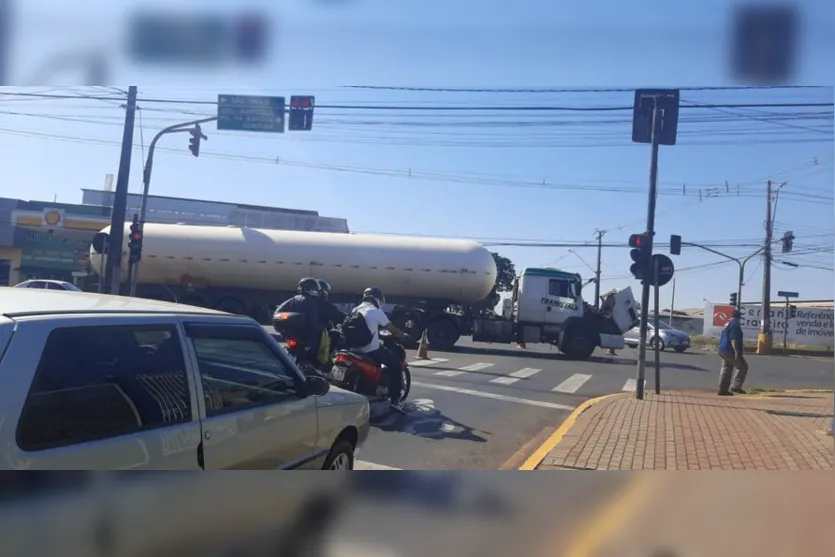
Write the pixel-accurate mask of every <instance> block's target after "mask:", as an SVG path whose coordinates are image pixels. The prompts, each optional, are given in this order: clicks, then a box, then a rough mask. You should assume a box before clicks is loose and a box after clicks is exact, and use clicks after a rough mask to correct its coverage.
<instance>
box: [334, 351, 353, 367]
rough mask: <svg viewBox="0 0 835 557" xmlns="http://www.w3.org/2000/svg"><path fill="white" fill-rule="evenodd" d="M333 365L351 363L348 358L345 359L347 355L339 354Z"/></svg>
mask: <svg viewBox="0 0 835 557" xmlns="http://www.w3.org/2000/svg"><path fill="white" fill-rule="evenodd" d="M333 363H335V364H342V365H345V364H347V363H349V361H348V358H346V357H345V354H337V355H336V357H335V358H334V359H333Z"/></svg>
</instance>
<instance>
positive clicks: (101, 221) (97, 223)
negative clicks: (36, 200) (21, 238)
mask: <svg viewBox="0 0 835 557" xmlns="http://www.w3.org/2000/svg"><path fill="white" fill-rule="evenodd" d="M12 220H13V221H14V223H15V224H16V225H17V226H27V227H36V228H39V229H41V230H44V229H48V230H55V229H64V230H85V231H86V230H89V231H91V232H98V231H99V230H101V229H102V228H104V227H105V226H107V225H109V224H110V219H109V218H107V217H100V216H94V215H74V214H72V213H68V212H67V211H65V210H64V209H61V208H54V207H48V208H44V209H42V210H40V211H37V210H31V211H27V210H20V209H18V210H16V211H15V212H14V217H13V219H12Z"/></svg>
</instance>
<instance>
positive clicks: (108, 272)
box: [105, 85, 137, 294]
mask: <svg viewBox="0 0 835 557" xmlns="http://www.w3.org/2000/svg"><path fill="white" fill-rule="evenodd" d="M136 95H137V88H136V86H135V85H131V86H130V88H129V89H128V102H127V110H126V111H125V129H124V132H123V133H122V155H121V157H120V159H119V174H118V176H117V178H116V192H115V193H114V195H113V213H112V215H111V220H110V239H109V241H108V246H109V247H110V249H108V250H107V265H106V267H105V288H107V293H109V294H119V293H120V286H121V283H122V250H123V244H124V236H125V212H126V211H127V206H128V183H129V182H130V158H131V154H132V152H133V123H134V120H135V119H136ZM108 287H109V288H108Z"/></svg>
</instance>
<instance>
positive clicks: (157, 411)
mask: <svg viewBox="0 0 835 557" xmlns="http://www.w3.org/2000/svg"><path fill="white" fill-rule="evenodd" d="M0 354H2V357H0V386H2V388H0V422H2V424H3V426H2V427H0V447H3V450H2V451H0V470H2V469H19V470H30V469H46V470H55V469H75V470H79V469H80V470H117V469H157V470H159V469H180V470H199V469H275V468H279V469H282V468H283V469H306V468H314V469H320V468H325V469H329V470H339V469H352V468H353V465H354V457H355V455H356V453H357V450H358V449H359V447H360V446H361V445H362V443H363V442H364V441H365V439H366V438H367V437H368V433H369V431H370V409H369V404H368V401H367V400H366V399H365V397H363V396H361V395H357V394H354V393H351V392H348V391H343V390H341V389H338V388H335V387H331V386H330V385H329V384H328V382H327V381H326V380H325V379H324V378H322V377H305V376H304V375H303V374H302V373H301V372H300V371H299V369H298V368H297V367H296V366H295V365H294V364H293V363H292V362H291V361H290V359H289V358H288V357H287V354H286V353H285V352H284V350H283V349H282V348H281V346H280V345H279V344H278V342H276V340H275V339H273V338H272V337H271V336H270V335H269V334H268V333H267V331H266V330H265V329H264V328H263V327H261V326H260V325H259V324H258V323H256V322H255V321H254V320H253V319H251V318H249V317H243V316H238V315H230V314H227V313H221V312H218V311H213V310H208V309H203V308H199V307H194V306H185V305H180V304H171V303H167V302H159V301H154V300H145V299H138V298H127V297H120V296H105V295H101V294H93V293H87V292H57V291H54V292H53V291H44V290H38V289H30V288H27V289H12V288H7V289H0Z"/></svg>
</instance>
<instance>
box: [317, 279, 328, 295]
mask: <svg viewBox="0 0 835 557" xmlns="http://www.w3.org/2000/svg"><path fill="white" fill-rule="evenodd" d="M316 282H317V283H318V284H319V290H320V291H321V292H322V297H323V298H325V299H327V297H328V294H330V292H331V285H330V284H328V281H326V280H322V279H316Z"/></svg>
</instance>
